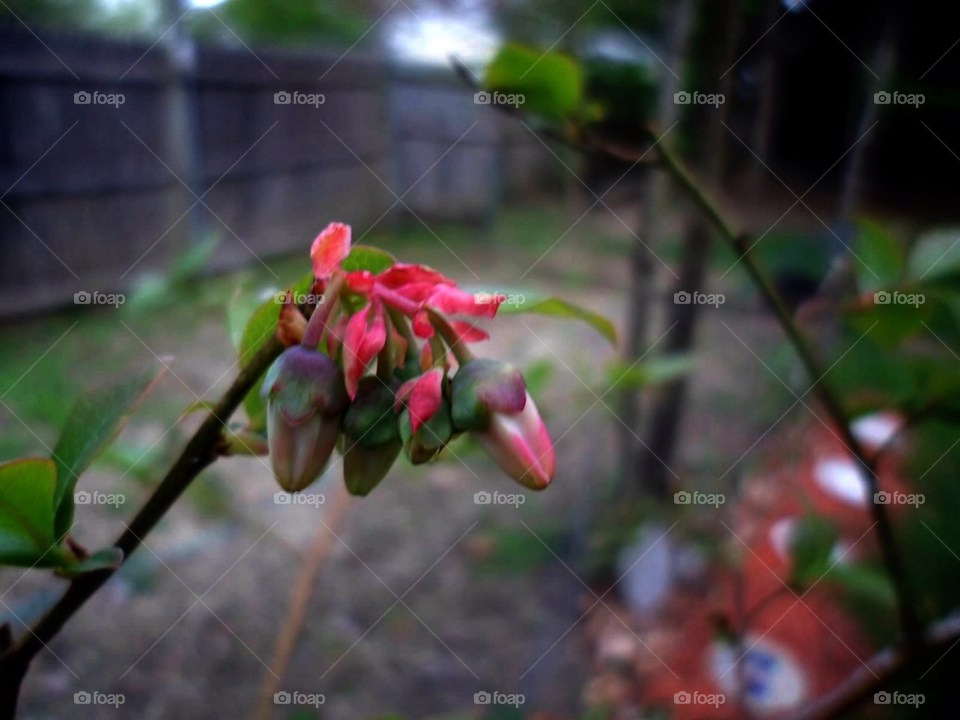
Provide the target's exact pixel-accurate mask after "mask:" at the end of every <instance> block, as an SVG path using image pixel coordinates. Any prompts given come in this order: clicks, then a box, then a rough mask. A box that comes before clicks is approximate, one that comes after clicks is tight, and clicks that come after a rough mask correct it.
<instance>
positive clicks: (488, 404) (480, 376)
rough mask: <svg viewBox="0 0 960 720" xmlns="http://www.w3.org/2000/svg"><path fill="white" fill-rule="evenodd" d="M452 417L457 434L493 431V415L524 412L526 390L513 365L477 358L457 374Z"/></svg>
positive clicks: (453, 393) (452, 394)
mask: <svg viewBox="0 0 960 720" xmlns="http://www.w3.org/2000/svg"><path fill="white" fill-rule="evenodd" d="M450 397H451V413H452V417H453V424H454V427H456V429H457V430H458V431H465V430H470V431H473V432H479V431H482V430H486V429H487V428H489V427H490V421H491V418H492V416H493V413H497V412H507V413H517V412H520V411H521V410H523V407H524V405H525V403H526V397H527V386H526V383H525V382H524V380H523V374H522V373H521V372H520V370H518V369H517V368H515V367H514V366H513V365H508V364H507V363H503V362H500V361H498V360H490V359H489V358H477V359H475V360H471V361H470V362H468V363H465V364H464V365H462V366H461V367H460V369H459V370H457V374H456V375H454V377H453V381H452V382H451V384H450Z"/></svg>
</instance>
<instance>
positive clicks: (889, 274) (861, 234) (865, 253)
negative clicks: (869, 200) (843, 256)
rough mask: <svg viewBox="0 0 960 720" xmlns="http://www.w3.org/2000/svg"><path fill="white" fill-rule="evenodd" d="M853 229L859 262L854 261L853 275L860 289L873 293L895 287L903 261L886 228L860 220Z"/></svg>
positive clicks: (897, 246)
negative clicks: (854, 272)
mask: <svg viewBox="0 0 960 720" xmlns="http://www.w3.org/2000/svg"><path fill="white" fill-rule="evenodd" d="M857 230H858V233H857V237H856V241H855V243H854V244H855V246H856V253H857V256H858V257H859V258H860V260H861V261H862V262H854V263H853V266H854V269H855V270H856V272H857V281H858V283H857V284H858V285H859V287H860V290H861V291H869V292H873V291H874V290H879V289H880V288H882V287H891V286H893V285H896V284H897V282H898V281H899V280H900V274H901V272H902V271H903V266H904V261H905V257H904V252H903V248H902V247H901V245H900V244H899V243H898V242H897V240H896V238H894V237H893V235H892V234H891V233H890V232H889V231H888V230H887V229H886V227H885V226H884V225H881V224H880V223H878V222H875V221H872V220H861V221H860V222H858V223H857ZM868 268H869V269H868ZM871 270H872V271H873V272H871ZM874 273H876V275H874ZM878 276H879V277H878Z"/></svg>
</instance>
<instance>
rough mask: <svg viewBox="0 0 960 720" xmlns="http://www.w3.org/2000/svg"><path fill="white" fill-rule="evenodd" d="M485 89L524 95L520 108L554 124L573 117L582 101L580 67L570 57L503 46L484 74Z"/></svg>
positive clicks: (533, 49)
mask: <svg viewBox="0 0 960 720" xmlns="http://www.w3.org/2000/svg"><path fill="white" fill-rule="evenodd" d="M482 84H483V87H484V89H485V90H489V91H495V92H502V93H506V94H508V95H509V94H519V95H523V96H524V98H523V104H522V105H520V106H519V107H520V109H522V110H524V111H528V112H532V113H536V114H538V115H542V116H544V117H545V118H547V119H549V120H553V121H560V120H563V119H564V118H566V117H569V116H571V115H573V114H575V113H576V112H577V111H578V110H579V109H580V106H581V105H582V101H583V68H582V67H581V66H580V63H579V62H578V61H577V60H575V59H574V58H572V57H570V56H569V55H562V54H560V53H555V52H547V53H546V54H544V53H543V52H542V51H541V50H538V49H536V48H531V47H526V46H524V45H520V44H517V43H508V44H506V45H504V46H503V47H502V48H501V49H500V51H499V52H498V53H497V54H496V56H495V57H494V58H493V60H492V61H491V62H490V64H489V65H487V67H486V69H485V71H484V77H483V83H482Z"/></svg>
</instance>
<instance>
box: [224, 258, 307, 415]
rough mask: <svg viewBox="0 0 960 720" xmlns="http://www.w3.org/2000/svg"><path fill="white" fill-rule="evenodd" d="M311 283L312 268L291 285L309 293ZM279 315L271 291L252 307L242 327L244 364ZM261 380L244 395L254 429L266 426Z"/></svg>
mask: <svg viewBox="0 0 960 720" xmlns="http://www.w3.org/2000/svg"><path fill="white" fill-rule="evenodd" d="M312 286H313V273H312V272H310V273H307V274H306V275H304V276H303V277H301V278H300V279H299V280H297V282H295V283H294V284H293V285H292V286H291V290H293V292H294V293H295V294H296V293H299V294H306V293H308V292H310V288H311V287H312ZM279 317H280V304H279V303H278V302H277V294H276V293H272V294H271V295H270V297H269V298H267V299H266V300H264V301H263V302H261V303H260V305H259V306H258V307H257V309H256V310H254V311H253V313H252V314H251V315H250V317H249V319H248V320H247V323H246V325H245V326H244V328H243V335H242V336H241V338H240V350H239V355H240V365H241V367H242V366H243V365H244V364H246V363H247V362H249V361H250V358H251V357H253V355H254V354H255V353H256V352H257V350H259V349H260V346H261V345H263V344H264V343H265V342H266V341H267V340H268V339H269V338H270V336H271V335H272V334H273V330H274V328H275V327H276V325H277V319H278V318H279ZM264 374H266V373H264ZM262 382H263V378H262V377H261V378H260V379H259V380H258V381H257V383H256V385H254V386H253V389H252V390H250V392H249V393H247V396H246V397H245V398H244V399H243V409H244V411H245V412H246V413H247V419H248V420H249V425H250V429H251V430H254V431H260V430H263V429H265V428H266V426H267V406H266V405H265V404H264V402H263V400H261V399H260V385H261V383H262Z"/></svg>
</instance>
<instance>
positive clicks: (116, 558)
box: [57, 547, 123, 578]
mask: <svg viewBox="0 0 960 720" xmlns="http://www.w3.org/2000/svg"><path fill="white" fill-rule="evenodd" d="M122 562H123V550H121V549H120V548H117V547H108V548H104V549H103V550H98V551H97V552H95V553H93V555H91V556H90V557H88V558H87V559H86V560H78V561H75V562H71V563H68V564H66V565H63V566H62V567H59V568H57V575H59V576H60V577H63V578H75V577H77V576H78V575H82V574H83V573H88V572H93V571H94V570H116V569H117V568H118V567H120V563H122Z"/></svg>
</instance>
